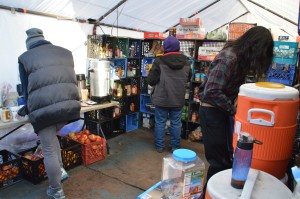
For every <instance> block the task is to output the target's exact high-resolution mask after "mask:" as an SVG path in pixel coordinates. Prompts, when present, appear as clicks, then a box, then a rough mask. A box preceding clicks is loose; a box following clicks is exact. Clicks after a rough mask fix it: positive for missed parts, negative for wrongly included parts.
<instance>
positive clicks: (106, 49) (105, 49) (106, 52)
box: [103, 43, 109, 57]
mask: <svg viewBox="0 0 300 199" xmlns="http://www.w3.org/2000/svg"><path fill="white" fill-rule="evenodd" d="M103 51H104V53H105V56H106V57H109V51H108V43H106V44H105V47H104V49H103Z"/></svg>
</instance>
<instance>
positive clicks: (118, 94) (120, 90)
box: [117, 84, 123, 97]
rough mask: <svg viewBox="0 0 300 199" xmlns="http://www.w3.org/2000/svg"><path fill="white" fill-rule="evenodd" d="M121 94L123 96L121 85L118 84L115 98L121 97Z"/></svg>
mask: <svg viewBox="0 0 300 199" xmlns="http://www.w3.org/2000/svg"><path fill="white" fill-rule="evenodd" d="M122 94H123V89H122V85H121V84H119V87H118V89H117V96H118V97H122Z"/></svg>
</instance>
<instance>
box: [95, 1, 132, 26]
mask: <svg viewBox="0 0 300 199" xmlns="http://www.w3.org/2000/svg"><path fill="white" fill-rule="evenodd" d="M126 1H127V0H123V1H120V2H119V3H118V4H117V5H115V6H114V7H113V8H112V9H110V10H109V11H108V12H106V13H105V14H104V15H102V16H101V17H100V18H99V19H98V20H97V21H96V24H95V25H96V26H98V25H99V24H100V21H101V20H102V19H104V18H105V17H106V16H107V15H109V14H110V13H112V12H113V11H114V10H116V9H117V8H118V7H120V6H121V5H122V4H123V3H125V2H126Z"/></svg>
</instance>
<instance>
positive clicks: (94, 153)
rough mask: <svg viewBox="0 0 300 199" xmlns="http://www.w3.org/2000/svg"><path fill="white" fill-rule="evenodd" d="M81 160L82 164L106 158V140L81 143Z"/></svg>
mask: <svg viewBox="0 0 300 199" xmlns="http://www.w3.org/2000/svg"><path fill="white" fill-rule="evenodd" d="M81 152H82V160H83V164H84V165H89V164H92V163H94V162H97V161H100V160H104V159H105V158H106V140H105V139H104V138H102V139H101V141H99V142H92V143H90V144H82V145H81Z"/></svg>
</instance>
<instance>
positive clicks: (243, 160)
mask: <svg viewBox="0 0 300 199" xmlns="http://www.w3.org/2000/svg"><path fill="white" fill-rule="evenodd" d="M254 143H255V144H262V142H261V141H259V140H257V139H255V138H254V137H252V136H251V135H250V134H249V133H246V132H241V133H240V134H239V138H238V141H237V146H236V149H235V153H234V158H233V165H232V177H231V186H233V187H234V188H237V189H242V188H243V187H244V184H245V182H246V180H247V176H248V173H249V170H250V165H251V161H252V154H253V144H254Z"/></svg>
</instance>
